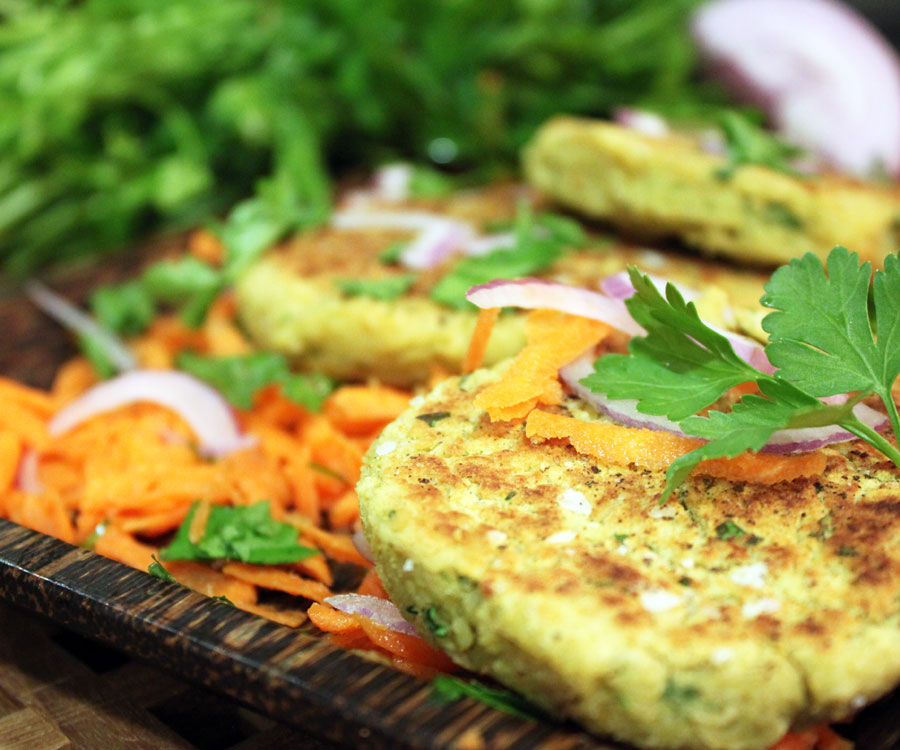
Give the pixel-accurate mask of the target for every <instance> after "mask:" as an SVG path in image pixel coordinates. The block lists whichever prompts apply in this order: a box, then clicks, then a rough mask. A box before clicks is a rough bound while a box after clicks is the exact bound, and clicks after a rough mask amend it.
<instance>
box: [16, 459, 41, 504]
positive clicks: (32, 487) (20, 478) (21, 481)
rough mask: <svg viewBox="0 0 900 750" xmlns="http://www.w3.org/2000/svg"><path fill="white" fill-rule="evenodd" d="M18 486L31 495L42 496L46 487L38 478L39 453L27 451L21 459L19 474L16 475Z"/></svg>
mask: <svg viewBox="0 0 900 750" xmlns="http://www.w3.org/2000/svg"><path fill="white" fill-rule="evenodd" d="M16 486H17V487H18V488H19V489H20V490H21V491H22V492H24V493H26V494H29V495H40V494H41V493H42V492H43V491H44V485H43V483H42V482H41V479H40V477H39V476H38V454H37V451H34V450H31V449H30V448H29V449H27V450H26V451H25V452H24V453H23V454H22V458H21V459H19V472H18V474H17V475H16Z"/></svg>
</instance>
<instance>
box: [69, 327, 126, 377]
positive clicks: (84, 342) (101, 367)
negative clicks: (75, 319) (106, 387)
mask: <svg viewBox="0 0 900 750" xmlns="http://www.w3.org/2000/svg"><path fill="white" fill-rule="evenodd" d="M78 347H79V348H80V349H81V353H82V354H84V356H85V358H86V359H87V361H88V362H90V363H91V367H93V368H94V372H96V373H97V375H98V376H99V377H100V378H101V379H102V380H107V379H108V378H111V377H112V376H113V375H115V374H116V373H118V372H119V368H118V367H117V366H116V364H115V363H114V362H113V361H112V360H111V359H110V358H109V355H108V354H107V351H106V347H104V346H103V345H102V344H100V343H98V341H97V340H96V339H95V338H93V337H91V336H79V337H78Z"/></svg>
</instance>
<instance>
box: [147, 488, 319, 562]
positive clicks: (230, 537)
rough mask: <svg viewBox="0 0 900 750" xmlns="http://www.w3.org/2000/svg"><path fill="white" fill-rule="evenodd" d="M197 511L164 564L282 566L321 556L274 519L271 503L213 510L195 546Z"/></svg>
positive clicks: (191, 513)
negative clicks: (193, 529)
mask: <svg viewBox="0 0 900 750" xmlns="http://www.w3.org/2000/svg"><path fill="white" fill-rule="evenodd" d="M197 507H198V503H194V504H193V505H192V506H191V509H190V510H189V511H188V514H187V516H185V519H184V521H183V522H182V524H181V526H179V527H178V531H177V532H176V533H175V538H174V539H173V540H172V542H171V544H169V546H168V547H166V548H164V549H163V550H162V551H161V552H160V556H161V557H162V559H163V560H222V559H225V560H240V561H241V562H247V563H255V564H259V565H278V564H281V563H291V562H298V561H300V560H305V559H306V558H308V557H312V556H313V555H316V554H318V550H315V549H312V548H310V547H305V546H303V545H302V544H299V543H298V542H297V538H298V532H297V529H295V528H294V527H293V526H291V525H290V524H286V523H282V522H281V521H276V520H275V519H274V518H272V515H271V514H270V512H269V501H268V500H263V501H261V502H258V503H254V504H253V505H241V506H228V505H213V506H211V507H210V510H209V519H208V520H207V522H206V528H205V529H204V532H203V537H202V538H201V539H200V541H198V542H197V543H196V544H195V543H194V542H192V541H191V540H190V528H191V521H193V519H194V514H195V513H196V512H197Z"/></svg>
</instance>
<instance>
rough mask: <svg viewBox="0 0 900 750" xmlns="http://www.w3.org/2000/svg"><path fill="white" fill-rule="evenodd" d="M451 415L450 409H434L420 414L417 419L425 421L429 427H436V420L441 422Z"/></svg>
mask: <svg viewBox="0 0 900 750" xmlns="http://www.w3.org/2000/svg"><path fill="white" fill-rule="evenodd" d="M449 416H450V412H449V411H433V412H429V413H428V414H419V415H418V416H417V417H416V419H418V420H420V421H422V422H424V423H425V424H427V425H428V426H429V427H434V424H435V422H440V421H441V420H442V419H446V418H447V417H449Z"/></svg>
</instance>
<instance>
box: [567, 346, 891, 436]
mask: <svg viewBox="0 0 900 750" xmlns="http://www.w3.org/2000/svg"><path fill="white" fill-rule="evenodd" d="M593 360H594V358H593V357H592V356H591V355H590V354H586V355H582V356H581V357H579V358H578V359H576V360H575V361H574V362H570V363H569V364H568V365H566V366H565V367H563V368H562V369H561V370H560V371H559V377H560V380H562V382H563V383H565V384H566V386H567V387H568V388H570V389H571V390H572V392H573V393H574V394H575V395H576V396H578V397H579V398H580V399H581V400H582V401H585V402H586V403H588V404H590V405H591V406H593V407H594V409H596V410H597V411H598V412H600V413H601V414H605V415H606V416H608V417H609V418H610V419H612V420H613V421H615V422H616V423H618V424H622V425H625V426H626V427H637V428H640V429H646V430H658V431H661V432H670V433H672V434H673V435H679V436H681V437H689V436H688V435H686V434H685V433H684V431H682V430H681V428H680V427H679V426H678V424H677V423H676V422H673V421H671V420H669V419H666V417H662V416H658V415H654V414H644V413H643V412H639V411H638V410H637V403H638V402H637V400H635V399H611V398H609V397H608V396H606V395H605V394H602V393H595V392H594V391H592V390H590V389H589V388H588V387H587V386H585V385H583V384H582V383H581V381H582V380H583V379H584V378H585V377H587V376H588V375H590V374H591V373H592V372H593V371H594V366H593ZM847 398H848V395H847V394H842V395H840V396H832V397H830V398H829V399H828V401H829V403H842V402H845V401H846V400H847ZM824 400H825V399H823V401H824ZM853 413H854V414H855V415H856V418H857V419H859V420H860V421H861V422H863V423H864V424H866V425H868V426H869V427H871V428H872V429H875V430H880V429H883V428H884V427H886V426H887V425H888V423H889V420H888V418H887V417H886V416H885V415H884V414H881V413H880V412H878V411H876V410H875V409H872V408H871V407H869V406H866V405H865V404H857V405H856V406H854V407H853ZM847 440H856V435H853V434H852V433H850V432H847V431H846V430H842V429H841V428H840V427H837V426H834V425H826V426H824V427H801V428H797V429H790V430H777V431H776V432H774V433H772V436H771V437H770V438H769V440H768V442H767V443H766V444H765V445H764V446H763V450H764V451H767V452H769V453H804V452H807V451H813V450H817V449H819V448H824V447H825V446H826V445H831V444H833V443H843V442H846V441H847Z"/></svg>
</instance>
